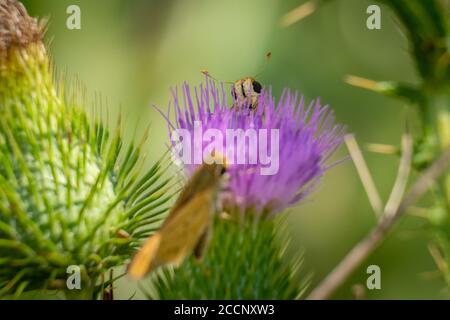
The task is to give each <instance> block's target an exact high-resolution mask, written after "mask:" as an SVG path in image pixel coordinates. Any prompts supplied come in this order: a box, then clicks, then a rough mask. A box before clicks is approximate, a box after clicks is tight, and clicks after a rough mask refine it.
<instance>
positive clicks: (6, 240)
mask: <svg viewBox="0 0 450 320" xmlns="http://www.w3.org/2000/svg"><path fill="white" fill-rule="evenodd" d="M0 9H1V10H0V21H1V22H0V57H1V58H0V297H1V296H3V295H9V294H16V295H20V294H21V293H22V292H24V291H28V290H36V289H44V288H47V289H62V290H65V288H66V279H67V276H68V274H67V273H66V270H67V267H68V266H70V265H77V266H79V267H80V269H81V271H82V283H81V285H82V289H83V290H81V291H82V293H81V294H79V297H88V298H92V297H96V294H97V293H98V289H99V288H100V286H99V285H101V284H100V278H101V276H102V275H103V274H104V273H105V272H106V271H107V270H108V269H109V268H112V267H116V266H121V265H123V264H124V263H125V262H126V261H127V260H128V259H129V258H130V256H131V255H132V254H133V252H134V251H135V250H136V248H137V246H138V245H139V242H140V240H141V239H143V238H145V237H147V236H148V235H149V234H151V233H152V231H153V228H154V227H155V223H157V222H158V221H159V220H160V219H161V216H162V215H163V213H164V212H165V211H166V207H165V206H166V203H167V202H168V200H169V198H170V196H169V195H168V192H167V187H168V186H167V184H168V180H167V179H165V178H163V177H162V174H163V173H164V169H163V164H162V160H161V161H159V162H157V163H156V164H155V165H154V166H153V167H152V168H151V169H150V170H148V171H147V172H142V170H141V168H142V165H143V159H142V157H141V156H140V151H141V148H142V143H141V144H139V145H138V146H133V145H131V146H129V147H125V146H124V142H123V139H122V135H121V129H120V128H121V125H120V121H119V124H118V126H117V129H115V130H113V132H110V130H109V129H108V128H107V127H106V126H105V125H103V124H102V123H101V121H100V120H98V119H88V116H87V114H86V112H85V111H84V110H83V109H82V108H80V107H79V106H78V104H77V103H75V102H74V101H72V102H69V101H68V100H67V99H66V94H65V93H64V90H63V86H62V85H61V86H60V90H56V89H55V83H54V81H53V77H52V73H51V67H50V65H49V58H48V55H47V53H46V49H45V46H44V45H43V44H42V42H41V39H42V30H43V28H42V27H41V25H39V24H38V22H37V21H36V20H34V19H32V18H30V17H29V16H28V15H27V14H26V11H25V9H24V8H23V6H21V5H20V4H19V3H18V2H17V1H15V0H0ZM24 30H25V32H24ZM26 30H28V32H29V34H27V33H26V32H27V31H26ZM68 293H69V292H68ZM70 294H73V292H70ZM71 296H72V295H71Z"/></svg>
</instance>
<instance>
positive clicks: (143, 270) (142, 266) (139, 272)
mask: <svg viewBox="0 0 450 320" xmlns="http://www.w3.org/2000/svg"><path fill="white" fill-rule="evenodd" d="M160 243H161V234H160V233H159V232H156V233H155V234H154V235H152V236H151V237H150V238H149V239H148V240H147V241H146V242H145V243H144V245H143V246H142V248H141V249H140V250H139V251H138V252H137V253H136V255H135V256H134V258H133V260H132V261H131V263H130V265H129V266H128V271H127V272H128V274H129V275H130V276H131V277H132V278H135V279H139V278H142V277H143V276H145V275H146V274H147V273H148V272H149V271H150V269H151V266H152V264H154V258H155V255H156V253H157V252H158V248H159V245H160Z"/></svg>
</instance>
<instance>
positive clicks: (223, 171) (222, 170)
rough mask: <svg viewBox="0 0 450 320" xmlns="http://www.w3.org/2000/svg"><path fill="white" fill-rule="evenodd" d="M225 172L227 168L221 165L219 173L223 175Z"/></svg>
mask: <svg viewBox="0 0 450 320" xmlns="http://www.w3.org/2000/svg"><path fill="white" fill-rule="evenodd" d="M225 173H227V168H225V167H222V168H221V169H220V175H221V176H223V175H224V174H225Z"/></svg>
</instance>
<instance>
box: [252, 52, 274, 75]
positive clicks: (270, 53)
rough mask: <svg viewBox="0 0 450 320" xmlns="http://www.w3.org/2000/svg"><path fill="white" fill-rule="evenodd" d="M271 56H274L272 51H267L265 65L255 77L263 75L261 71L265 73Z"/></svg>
mask: <svg viewBox="0 0 450 320" xmlns="http://www.w3.org/2000/svg"><path fill="white" fill-rule="evenodd" d="M270 58H272V52H267V53H266V58H265V59H264V65H263V66H262V67H261V69H259V71H258V73H257V74H256V75H254V76H253V78H258V77H259V76H260V75H261V73H263V72H264V70H266V67H267V65H268V64H269V61H270Z"/></svg>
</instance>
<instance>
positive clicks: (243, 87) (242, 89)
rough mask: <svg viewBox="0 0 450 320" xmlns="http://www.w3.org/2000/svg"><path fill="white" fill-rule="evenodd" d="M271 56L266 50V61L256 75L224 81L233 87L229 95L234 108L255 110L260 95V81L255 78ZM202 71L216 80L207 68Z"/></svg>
mask: <svg viewBox="0 0 450 320" xmlns="http://www.w3.org/2000/svg"><path fill="white" fill-rule="evenodd" d="M271 57H272V53H271V52H268V53H267V54H266V63H265V64H264V66H263V67H262V68H261V70H260V71H259V72H258V73H257V75H256V76H252V77H245V78H242V79H239V80H236V81H234V82H230V81H228V82H225V83H229V84H232V86H233V88H232V90H231V95H232V96H233V101H234V105H233V107H234V108H235V109H236V110H239V109H240V108H241V107H244V108H248V109H250V110H256V107H257V106H258V100H259V96H260V95H261V91H262V85H261V83H260V82H258V81H257V80H256V78H257V77H258V75H259V74H261V72H263V71H264V69H265V68H266V66H267V62H268V61H269V60H270V58H271ZM202 73H203V74H204V75H206V76H207V77H210V78H211V79H213V80H215V81H217V80H216V79H215V78H214V77H212V76H211V75H210V74H209V72H208V71H207V70H202Z"/></svg>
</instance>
